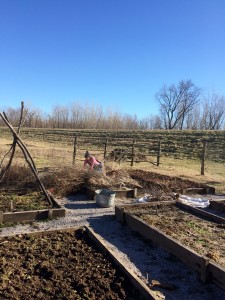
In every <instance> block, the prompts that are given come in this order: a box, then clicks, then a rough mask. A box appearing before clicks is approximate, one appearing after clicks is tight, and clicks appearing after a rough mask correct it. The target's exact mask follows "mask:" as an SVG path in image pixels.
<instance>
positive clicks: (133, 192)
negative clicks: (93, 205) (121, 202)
mask: <svg viewBox="0 0 225 300" xmlns="http://www.w3.org/2000/svg"><path fill="white" fill-rule="evenodd" d="M95 190H97V188H96V189H93V188H92V189H91V188H86V193H87V195H88V197H89V199H90V200H94V198H95ZM110 190H111V191H112V192H115V193H116V197H118V198H134V197H136V196H137V189H136V188H135V189H129V188H124V189H121V190H118V189H110Z"/></svg>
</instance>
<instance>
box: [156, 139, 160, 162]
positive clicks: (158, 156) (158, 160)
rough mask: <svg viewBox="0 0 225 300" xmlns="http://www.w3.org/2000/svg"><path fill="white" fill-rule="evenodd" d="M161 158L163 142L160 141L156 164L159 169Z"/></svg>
mask: <svg viewBox="0 0 225 300" xmlns="http://www.w3.org/2000/svg"><path fill="white" fill-rule="evenodd" d="M160 156H161V141H158V151H157V162H156V165H157V167H158V166H159V164H160Z"/></svg>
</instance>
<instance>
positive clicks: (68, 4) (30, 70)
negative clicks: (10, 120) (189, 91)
mask: <svg viewBox="0 0 225 300" xmlns="http://www.w3.org/2000/svg"><path fill="white" fill-rule="evenodd" d="M181 79H184V80H185V79H191V80H192V81H193V82H194V83H195V84H196V85H197V86H199V87H201V88H203V89H205V90H206V91H207V92H211V91H212V90H214V91H215V92H217V93H218V94H220V95H225V1H224V0H0V107H3V106H10V107H19V106H20V102H21V100H24V101H25V104H27V103H29V104H31V106H32V107H36V108H41V109H42V110H43V111H44V112H50V111H51V109H52V107H53V106H54V105H68V104H70V103H73V102H77V101H78V102H80V103H86V102H88V103H92V104H93V103H96V104H98V105H101V106H103V108H106V107H111V108H114V109H117V110H118V111H121V112H122V113H129V114H137V116H138V117H140V118H141V117H145V116H147V115H149V114H157V113H158V105H157V104H156V102H155V100H154V97H155V94H156V92H157V91H159V89H160V88H161V87H162V86H163V85H164V84H167V85H170V84H173V83H178V82H179V80H181Z"/></svg>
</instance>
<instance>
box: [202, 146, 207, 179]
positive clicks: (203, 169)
mask: <svg viewBox="0 0 225 300" xmlns="http://www.w3.org/2000/svg"><path fill="white" fill-rule="evenodd" d="M206 146H207V141H203V142H202V156H201V175H205V155H206Z"/></svg>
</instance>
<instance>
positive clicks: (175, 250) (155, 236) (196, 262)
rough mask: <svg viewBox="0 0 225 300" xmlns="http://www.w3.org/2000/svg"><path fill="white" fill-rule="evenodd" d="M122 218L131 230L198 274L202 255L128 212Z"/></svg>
mask: <svg viewBox="0 0 225 300" xmlns="http://www.w3.org/2000/svg"><path fill="white" fill-rule="evenodd" d="M124 220H125V223H126V224H127V225H128V226H129V227H130V228H131V229H132V230H133V231H135V232H137V233H139V234H140V235H141V236H143V237H144V238H145V239H147V240H150V241H151V242H153V244H155V245H157V246H159V247H161V248H162V249H164V250H165V251H167V252H169V253H171V254H172V255H174V256H176V257H177V258H178V259H180V260H181V261H182V262H184V263H185V264H187V265H188V266H189V267H191V268H192V269H194V270H195V271H197V272H198V273H199V274H200V273H201V263H202V257H201V256H200V255H199V254H198V253H196V252H195V251H193V250H192V249H190V248H188V247H186V246H184V245H182V244H180V243H179V242H178V241H177V240H175V239H173V238H171V237H169V236H167V235H166V234H165V233H163V232H162V231H160V230H158V229H157V228H155V227H153V226H150V225H149V224H148V223H146V222H145V221H143V220H141V219H139V218H137V217H135V216H132V215H131V214H129V213H126V212H125V213H124Z"/></svg>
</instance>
